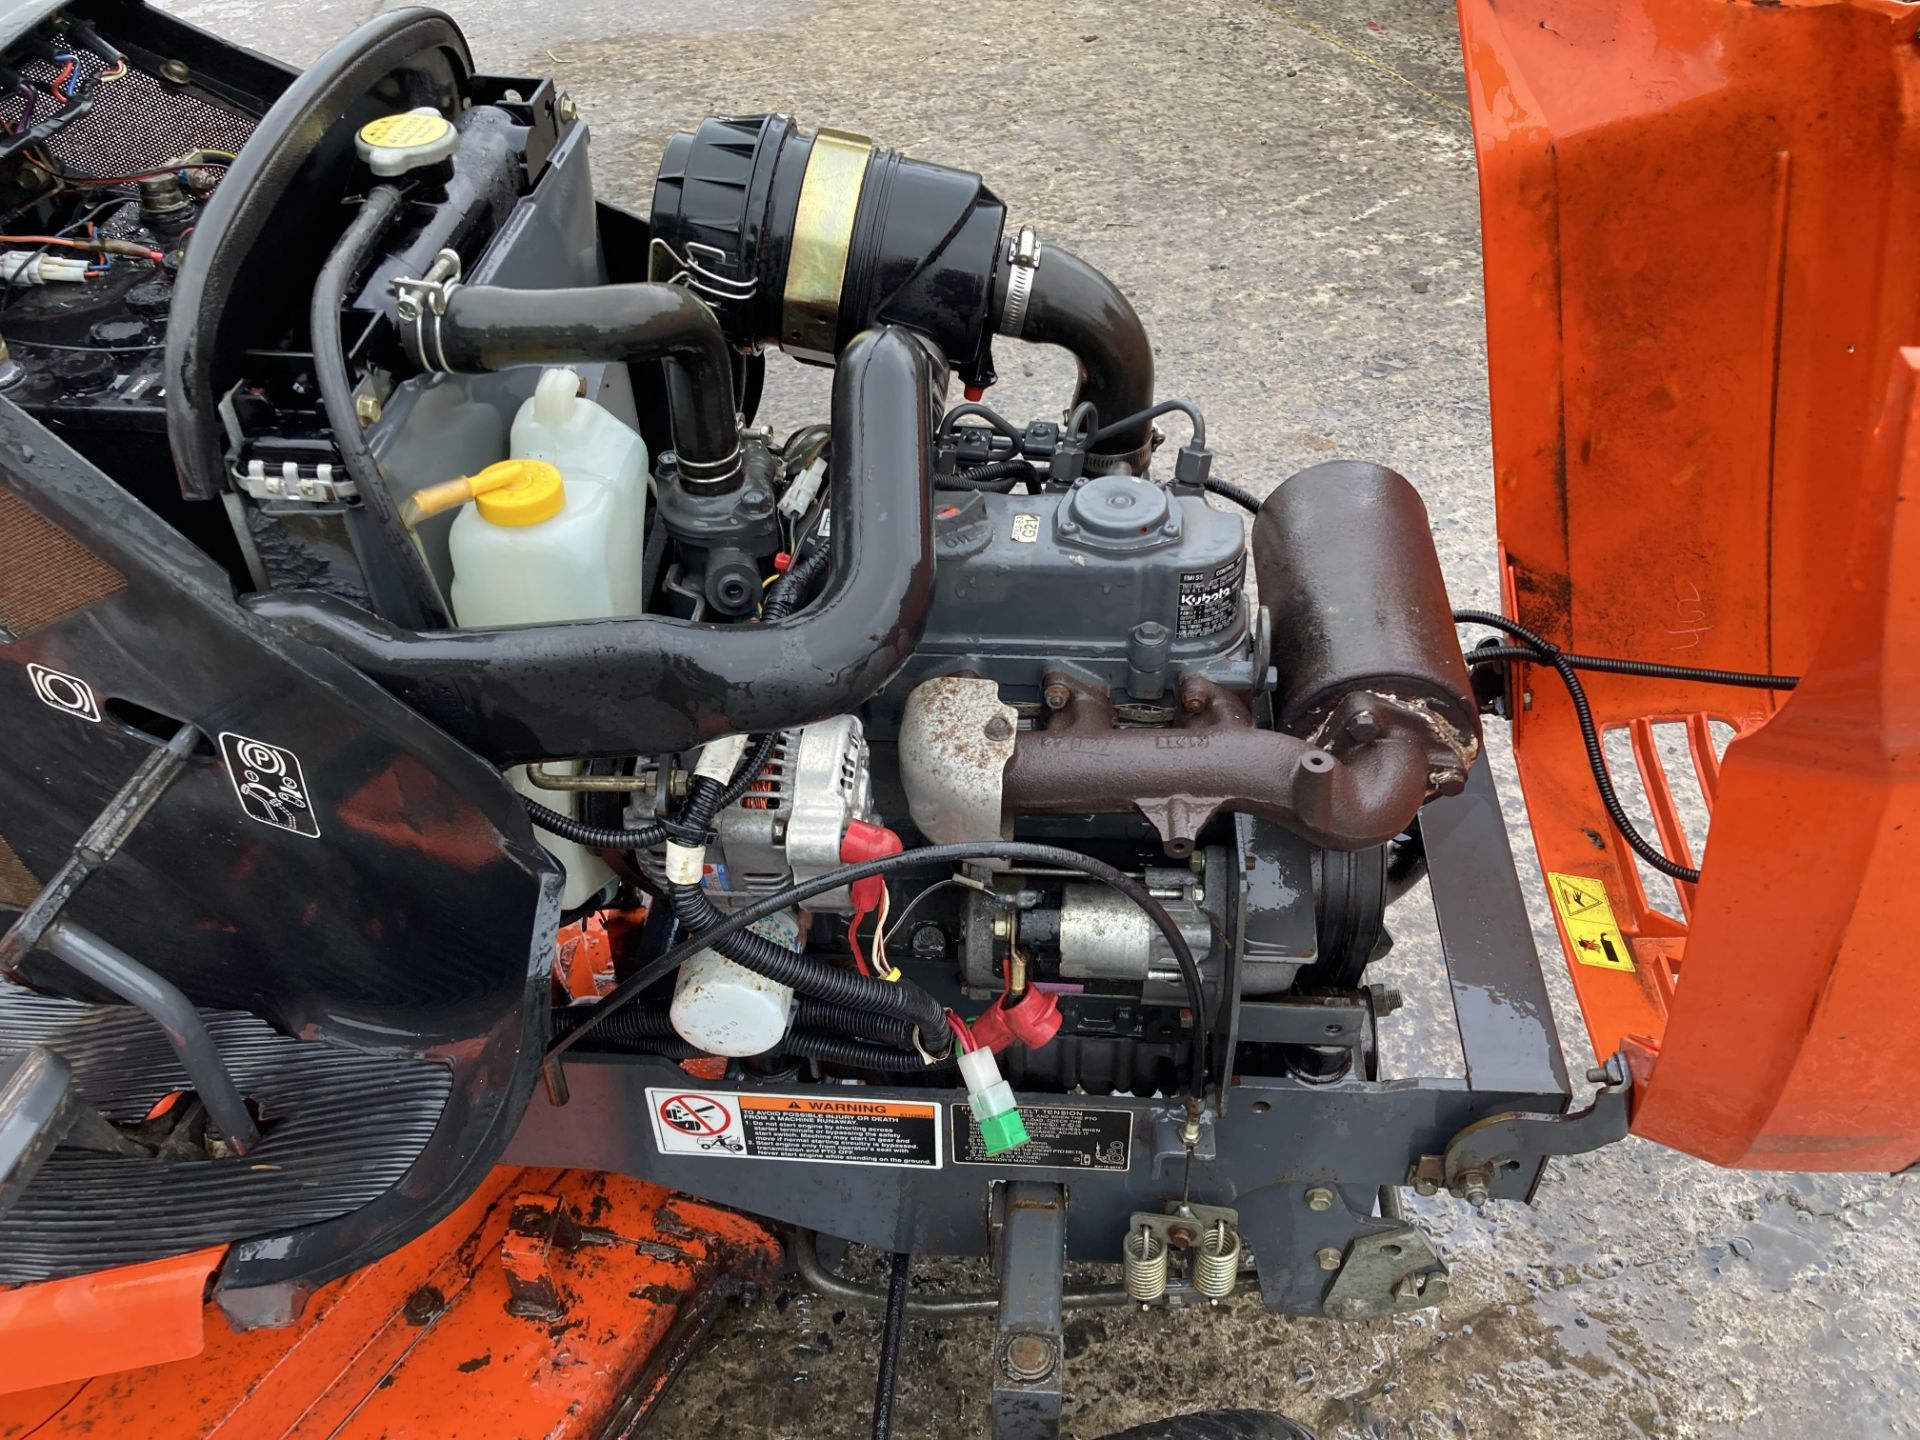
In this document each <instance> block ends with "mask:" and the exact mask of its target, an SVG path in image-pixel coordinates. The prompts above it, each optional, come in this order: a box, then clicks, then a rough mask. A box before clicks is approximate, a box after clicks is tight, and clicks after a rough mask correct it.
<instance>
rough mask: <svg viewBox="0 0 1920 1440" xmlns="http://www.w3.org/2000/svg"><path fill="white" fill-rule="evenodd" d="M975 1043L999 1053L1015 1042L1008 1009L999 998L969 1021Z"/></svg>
mask: <svg viewBox="0 0 1920 1440" xmlns="http://www.w3.org/2000/svg"><path fill="white" fill-rule="evenodd" d="M967 1029H968V1030H969V1031H970V1032H972V1035H973V1039H974V1043H975V1044H976V1045H978V1046H980V1048H981V1049H983V1050H991V1051H993V1053H994V1054H996V1055H998V1054H999V1053H1000V1052H1001V1051H1002V1050H1004V1049H1006V1048H1007V1047H1008V1046H1009V1045H1011V1044H1013V1043H1014V1035H1013V1031H1012V1030H1010V1029H1008V1028H1007V1016H1006V1011H1005V1010H1004V1009H1003V1008H1002V1007H1001V1005H1000V1002H999V1001H998V1000H996V1001H994V1002H993V1004H991V1005H989V1006H988V1007H987V1008H986V1009H985V1010H984V1011H982V1012H981V1013H980V1015H979V1016H978V1017H976V1018H975V1019H972V1020H969V1021H968V1022H967Z"/></svg>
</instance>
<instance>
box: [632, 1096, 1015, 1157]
mask: <svg viewBox="0 0 1920 1440" xmlns="http://www.w3.org/2000/svg"><path fill="white" fill-rule="evenodd" d="M647 1110H648V1112H649V1114H651V1116H652V1117H653V1139H654V1143H655V1144H656V1145H658V1146H659V1147H660V1153H661V1154H663V1155H712V1156H716V1157H731V1158H733V1159H737V1160H816V1161H828V1162H831V1163H833V1164H836V1165H905V1166H910V1167H913V1168H917V1169H922V1170H938V1169H939V1168H940V1162H941V1144H940V1107H939V1106H938V1105H935V1104H933V1103H931V1102H927V1101H920V1100H860V1099H855V1098H852V1097H842V1096H837V1095H762V1094H760V1093H758V1092H754V1093H743V1092H741V1091H736V1090H708V1089H704V1088H702V1089H685V1090H679V1089H667V1088H664V1087H653V1088H650V1089H649V1090H648V1091H647ZM975 1143H976V1144H977V1143H978V1132H975Z"/></svg>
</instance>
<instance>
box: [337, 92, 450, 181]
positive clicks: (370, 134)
mask: <svg viewBox="0 0 1920 1440" xmlns="http://www.w3.org/2000/svg"><path fill="white" fill-rule="evenodd" d="M459 144H460V132H459V131H458V130H455V129H454V128H453V124H452V122H451V121H449V120H448V119H447V117H446V116H444V115H442V114H441V113H440V112H439V111H438V110H435V109H434V108H433V107H432V106H430V105H426V106H422V107H421V108H420V109H418V110H408V111H404V112H403V113H401V114H399V115H382V116H381V117H380V118H379V119H378V120H369V121H368V122H367V123H366V124H364V125H362V126H361V127H360V131H359V133H358V134H357V135H355V136H354V137H353V146H354V149H356V150H357V151H359V152H360V158H361V159H362V160H364V161H366V162H367V168H368V169H369V170H371V171H373V173H374V174H376V175H379V176H381V177H383V178H388V177H391V176H394V175H405V174H406V173H407V172H408V171H410V170H418V169H420V168H421V167H422V166H424V165H436V164H438V163H439V162H440V161H442V160H444V159H446V158H447V157H448V156H449V155H451V154H453V152H454V151H455V150H456V149H457V148H458V147H459Z"/></svg>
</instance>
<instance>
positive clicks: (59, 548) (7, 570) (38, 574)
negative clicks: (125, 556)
mask: <svg viewBox="0 0 1920 1440" xmlns="http://www.w3.org/2000/svg"><path fill="white" fill-rule="evenodd" d="M126 588H127V579H126V577H125V576H124V575H122V574H121V573H120V572H119V571H118V570H116V569H114V568H113V567H112V566H111V565H109V564H107V562H106V561H104V560H102V559H101V558H100V557H99V556H97V555H95V554H94V553H93V552H92V551H90V550H88V549H87V548H86V546H84V545H82V544H81V543H80V542H79V541H78V540H75V539H74V538H73V537H72V536H71V535H69V534H67V532H66V531H64V530H62V529H61V528H60V527H59V526H58V525H55V524H54V523H53V522H52V521H51V520H47V519H45V518H43V517H42V516H40V515H39V514H38V513H36V512H35V511H34V510H33V509H32V507H30V506H29V505H28V504H27V502H26V501H24V500H22V499H21V498H20V497H19V496H18V495H15V494H14V493H13V492H12V491H10V490H0V625H4V626H5V627H6V628H7V629H8V630H10V631H12V632H13V633H14V634H15V635H26V634H29V633H31V632H32V631H35V630H38V629H39V628H40V627H41V626H42V625H51V624H52V623H53V622H54V621H55V620H58V619H59V618H60V617H61V616H63V615H71V614H72V613H73V612H74V611H76V610H78V609H80V608H81V607H82V606H83V605H91V604H93V603H94V601H96V600H104V599H106V597H107V596H109V595H113V594H116V593H118V592H119V591H121V590H124V589H126Z"/></svg>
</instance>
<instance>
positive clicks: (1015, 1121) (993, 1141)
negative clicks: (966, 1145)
mask: <svg viewBox="0 0 1920 1440" xmlns="http://www.w3.org/2000/svg"><path fill="white" fill-rule="evenodd" d="M960 1078H961V1079H962V1080H964V1081H966V1082H967V1103H968V1104H969V1105H971V1106H972V1107H973V1118H974V1119H975V1120H976V1121H978V1122H979V1124H980V1138H981V1139H982V1140H984V1141H985V1142H986V1146H987V1153H988V1154H989V1155H998V1154H999V1153H1000V1152H1001V1151H1003V1150H1012V1149H1014V1148H1015V1147H1016V1146H1020V1145H1024V1144H1026V1143H1027V1126H1026V1122H1025V1121H1023V1120H1022V1119H1021V1118H1020V1107H1019V1106H1018V1105H1017V1104H1016V1103H1015V1102H1014V1098H1013V1087H1012V1086H1011V1085H1009V1084H1007V1082H1006V1081H1004V1080H1002V1079H1001V1078H1000V1066H999V1065H998V1064H997V1063H995V1061H994V1058H993V1052H992V1051H991V1050H988V1049H987V1048H985V1047H984V1046H982V1047H981V1048H980V1049H978V1050H969V1051H968V1052H967V1053H966V1054H964V1055H962V1056H961V1057H960Z"/></svg>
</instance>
